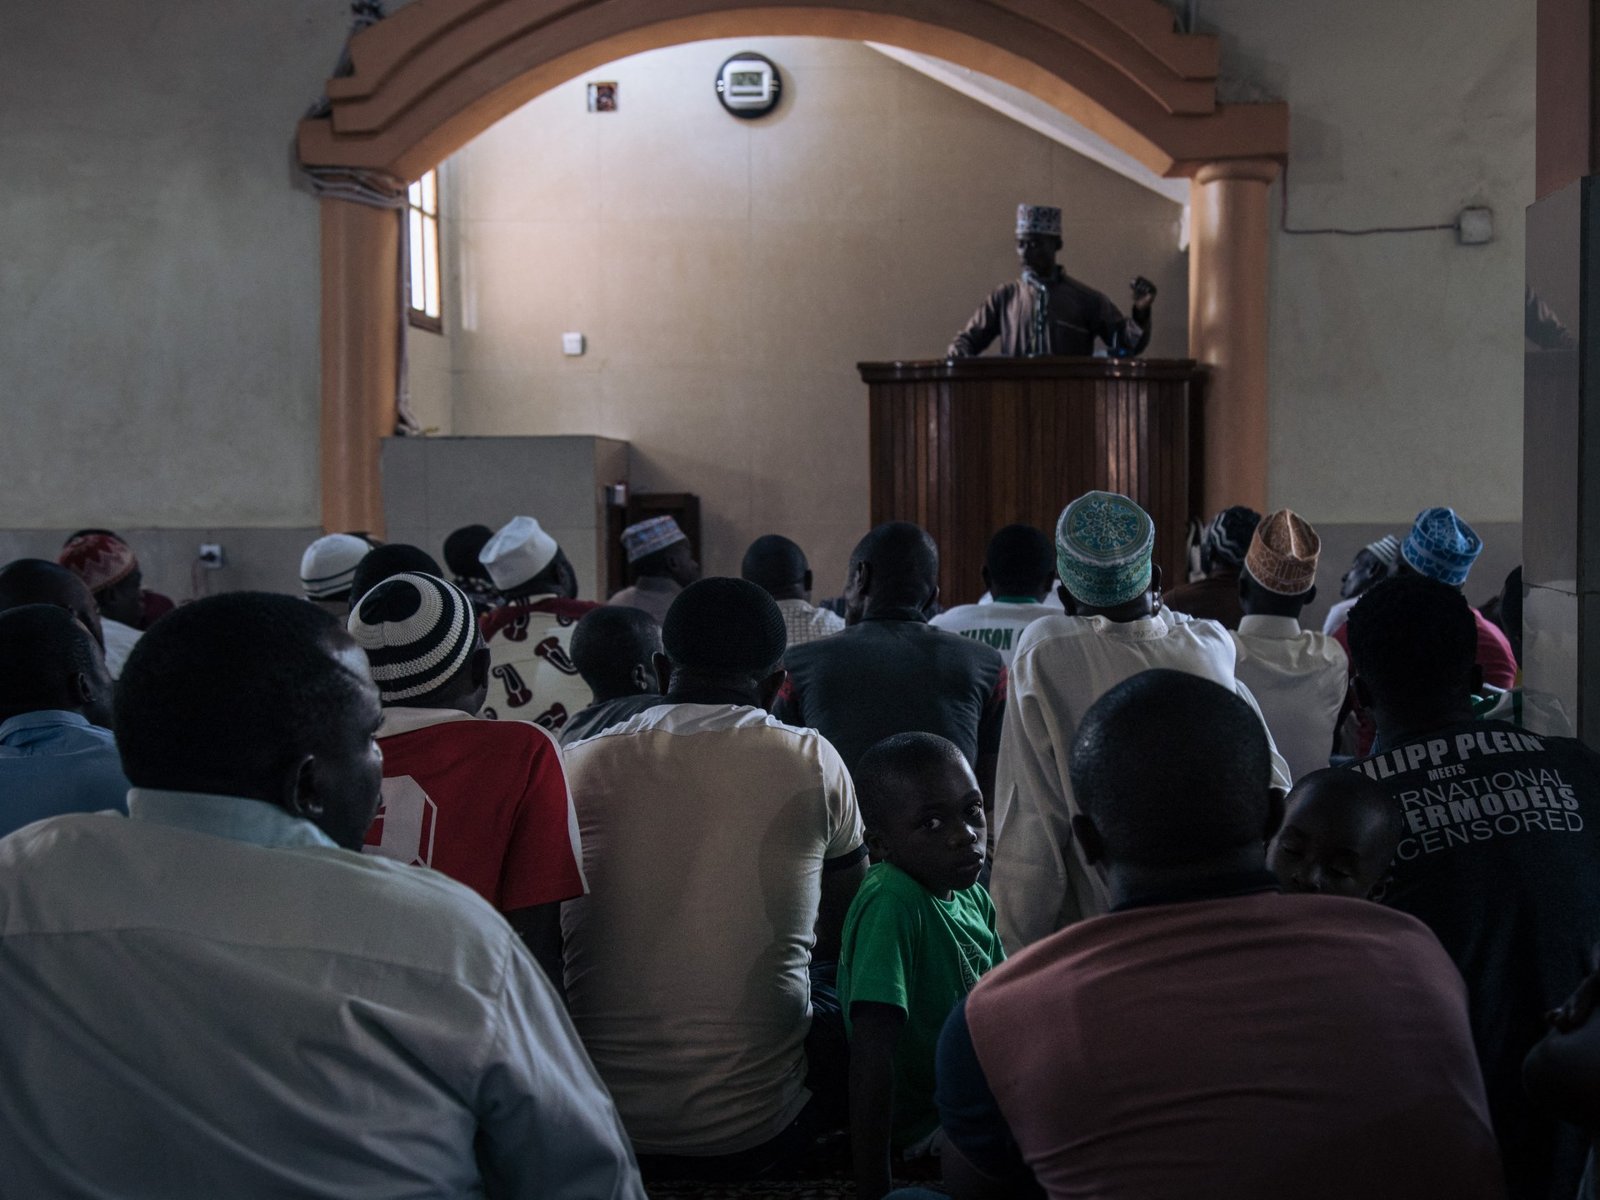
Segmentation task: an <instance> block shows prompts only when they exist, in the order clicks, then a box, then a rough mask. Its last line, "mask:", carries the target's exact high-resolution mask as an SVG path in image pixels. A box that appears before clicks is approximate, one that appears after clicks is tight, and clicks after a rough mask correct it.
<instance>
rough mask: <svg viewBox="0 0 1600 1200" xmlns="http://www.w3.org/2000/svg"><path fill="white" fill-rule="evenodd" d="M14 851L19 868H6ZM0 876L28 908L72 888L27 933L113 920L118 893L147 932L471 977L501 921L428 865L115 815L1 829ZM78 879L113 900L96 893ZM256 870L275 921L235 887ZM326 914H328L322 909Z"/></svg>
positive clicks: (117, 916) (118, 910) (124, 916)
mask: <svg viewBox="0 0 1600 1200" xmlns="http://www.w3.org/2000/svg"><path fill="white" fill-rule="evenodd" d="M24 861H25V862H27V863H28V864H29V870H28V871H27V872H7V871H6V870H5V868H6V867H8V866H10V865H14V864H15V863H19V862H24ZM186 864H187V865H186ZM7 874H9V875H11V876H12V877H13V884H14V886H5V885H0V906H4V905H5V904H6V903H7V901H8V900H9V899H10V898H12V897H14V896H15V895H16V894H17V892H18V891H19V890H21V891H32V890H34V889H38V894H37V895H36V897H35V904H34V907H40V905H41V904H43V902H44V900H45V897H46V896H47V895H48V893H50V892H52V891H55V890H57V889H72V890H73V891H74V892H75V893H76V894H77V898H76V899H75V900H73V901H72V902H71V903H70V904H64V905H62V906H60V907H59V908H58V909H56V911H53V912H52V913H51V914H50V915H48V916H47V917H46V919H45V922H44V926H43V928H42V929H40V930H39V932H70V931H71V930H72V929H74V928H81V929H94V928H99V929H106V928H117V929H120V928H125V927H127V925H128V922H129V920H130V911H129V908H130V903H131V904H132V906H133V907H134V908H135V909H136V916H137V919H138V922H139V924H140V927H141V928H146V929H149V930H163V929H164V930H169V931H176V932H182V933H184V934H185V935H187V936H192V937H195V938H198V939H202V940H206V939H209V940H212V941H216V942H229V943H232V942H239V943H252V944H253V943H262V944H272V945H284V946H290V945H293V946H295V947H297V948H309V947H316V948H319V949H322V950H326V951H328V952H330V953H334V954H350V955H354V956H359V957H363V958H367V959H370V960H374V961H387V962H391V963H394V964H396V965H399V966H405V967H411V968H416V969H419V970H423V971H427V972H450V971H452V970H455V969H457V968H458V967H459V968H460V969H461V970H462V971H463V974H464V977H465V978H468V979H470V980H472V981H474V982H473V986H479V985H481V984H483V983H484V982H486V981H487V973H490V972H492V971H493V970H494V969H495V966H494V963H493V961H491V960H498V958H500V957H502V956H503V955H504V953H505V937H504V936H503V934H504V932H506V931H505V930H504V929H503V922H502V921H501V920H500V918H499V916H498V914H496V913H495V911H494V909H493V908H491V907H490V906H489V905H488V903H487V902H486V901H484V900H483V899H482V897H480V896H479V895H478V894H477V893H475V892H474V891H472V889H470V888H468V887H466V886H465V885H464V884H460V883H457V882H456V881H455V880H453V879H450V878H448V877H446V876H444V875H442V874H439V873H438V872H435V871H422V870H418V869H417V868H415V867H412V866H410V865H408V864H405V863H400V862H396V861H393V860H390V859H387V858H383V857H381V856H378V855H370V854H362V853H357V852H355V851H351V850H344V849H340V848H338V847H334V846H326V845H294V846H263V845H259V844H256V843H253V842H245V841H235V840H233V839H231V838H226V837H218V836H214V835H211V834H207V833H202V832H199V831H196V830H191V829H185V828H180V827H177V826H171V825H166V824H163V823H160V822H156V821H149V820H135V819H131V818H128V817H125V816H122V815H121V814H110V813H90V814H74V815H71V816H63V817H53V818H51V819H49V820H47V821H41V822H39V823H38V824H36V825H32V826H29V827H28V828H26V829H24V830H21V831H19V832H18V833H16V834H13V835H11V836H10V837H8V838H5V839H0V876H4V875H7ZM85 879H93V880H96V881H97V884H96V885H95V886H97V887H99V888H101V889H104V888H108V887H109V888H114V889H116V890H117V891H118V892H119V893H120V895H121V898H120V899H119V898H118V897H114V896H104V895H103V896H101V898H100V899H99V900H96V899H95V897H94V894H93V893H94V890H95V889H94V888H93V887H88V888H86V887H85V885H84V883H83V882H82V881H83V880H85ZM157 879H166V880H168V881H169V882H170V881H173V880H176V881H178V882H175V883H172V884H171V887H169V888H164V889H163V888H157V887H155V886H154V883H155V881H156V880H157ZM269 880H270V881H272V882H273V883H274V884H281V886H282V889H283V893H284V894H283V898H282V902H281V903H279V902H277V901H275V902H274V911H275V912H276V913H278V915H279V917H280V918H281V919H279V920H276V921H274V922H273V923H272V924H271V926H270V928H269V927H268V926H266V925H263V924H262V923H261V922H260V921H259V920H257V919H256V917H257V915H258V913H257V910H256V909H255V907H254V904H255V902H254V900H252V899H251V898H250V897H248V896H245V895H243V894H242V893H241V888H243V889H245V890H246V891H249V890H254V891H256V892H257V893H259V894H264V893H263V892H261V889H262V888H263V887H265V886H266V883H267V881H269ZM128 896H133V897H134V899H133V900H132V901H131V902H130V901H129V900H128V899H127V897H128ZM41 911H43V910H42V909H41ZM328 912H337V913H338V914H339V920H338V921H337V922H330V921H327V920H326V919H325V918H326V913H328ZM441 953H444V955H445V958H444V959H443V960H441V959H440V958H439V955H440V954H441ZM452 964H454V965H452ZM469 964H470V969H468V967H469Z"/></svg>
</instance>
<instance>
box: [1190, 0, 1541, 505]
mask: <svg viewBox="0 0 1600 1200" xmlns="http://www.w3.org/2000/svg"><path fill="white" fill-rule="evenodd" d="M1535 7H1536V3H1535V0H1472V2H1469V3H1464V2H1462V0H1400V2H1398V3H1397V2H1396V0H1338V2H1336V3H1330V2H1320V3H1312V2H1310V0H1305V2H1300V3H1284V2H1283V0H1202V2H1201V4H1200V10H1201V12H1200V15H1201V28H1202V29H1203V30H1206V31H1213V32H1220V33H1221V35H1222V45H1223V74H1224V77H1225V79H1226V80H1227V83H1226V89H1225V95H1228V96H1232V97H1235V98H1240V99H1255V98H1272V99H1283V100H1286V101H1288V103H1289V110H1290V128H1291V151H1290V168H1289V189H1290V192H1289V199H1290V206H1289V207H1290V212H1289V216H1290V221H1291V224H1292V225H1293V226H1295V227H1301V228H1306V227H1316V228H1320V227H1325V226H1341V227H1367V226H1375V225H1423V224H1433V223H1437V222H1447V221H1451V220H1453V219H1454V218H1455V215H1456V213H1457V211H1458V210H1459V209H1461V208H1462V207H1463V206H1465V205H1468V204H1484V205H1488V206H1489V207H1491V208H1493V209H1494V220H1495V241H1494V242H1493V243H1492V244H1491V245H1487V246H1458V245H1457V244H1456V241H1455V236H1454V234H1453V233H1450V232H1448V231H1442V232H1432V233H1410V234H1380V235H1374V236H1369V237H1338V236H1299V237H1297V236H1289V235H1284V234H1278V235H1277V236H1276V237H1275V238H1274V241H1273V248H1272V249H1273V257H1272V277H1271V278H1272V311H1271V330H1272V332H1271V341H1272V360H1271V395H1272V411H1271V439H1272V451H1271V454H1272V457H1271V467H1270V475H1269V489H1270V493H1271V503H1272V504H1273V505H1275V506H1276V505H1289V506H1291V507H1294V508H1295V509H1297V510H1299V511H1301V512H1304V513H1307V514H1313V515H1314V519H1318V520H1324V521H1350V522H1363V521H1367V522H1374V521H1383V522H1391V523H1399V522H1402V521H1403V522H1409V521H1410V519H1411V518H1412V517H1413V516H1415V514H1416V513H1417V511H1418V510H1420V509H1422V508H1424V507H1427V506H1429V505H1434V504H1450V505H1453V506H1455V507H1456V508H1457V509H1458V510H1459V511H1460V512H1461V513H1462V514H1463V515H1464V516H1465V517H1466V518H1467V519H1468V520H1469V521H1480V522H1493V521H1518V520H1520V518H1521V513H1522V449H1521V447H1522V309H1521V301H1522V279H1523V210H1524V208H1525V207H1526V206H1527V205H1528V204H1530V203H1531V202H1532V200H1533V123H1534V94H1533V84H1534V16H1535ZM1273 198H1274V202H1275V204H1276V202H1277V201H1278V200H1279V199H1281V191H1280V190H1279V189H1275V190H1274V197H1273ZM1275 215H1276V214H1275Z"/></svg>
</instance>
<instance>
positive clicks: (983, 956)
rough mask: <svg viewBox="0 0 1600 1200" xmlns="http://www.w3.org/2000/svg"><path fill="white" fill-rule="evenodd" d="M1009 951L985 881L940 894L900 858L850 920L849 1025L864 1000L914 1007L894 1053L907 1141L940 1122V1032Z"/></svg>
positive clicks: (866, 885)
mask: <svg viewBox="0 0 1600 1200" xmlns="http://www.w3.org/2000/svg"><path fill="white" fill-rule="evenodd" d="M1004 959H1005V951H1004V950H1003V949H1001V947H1000V935H999V934H998V933H996V932H995V927H994V903H993V901H991V900H990V899H989V893H988V892H986V891H984V889H983V885H982V884H981V883H975V884H973V885H972V886H971V887H969V888H967V889H966V890H965V891H960V892H956V893H955V894H954V895H953V896H951V898H950V899H948V900H940V899H939V898H938V897H937V896H935V895H934V894H933V893H932V892H930V891H928V889H927V888H925V887H923V886H922V885H921V884H920V883H918V882H917V881H916V880H915V879H913V878H911V876H909V875H907V874H906V873H905V872H904V871H902V870H901V869H900V868H899V867H896V866H891V865H890V864H889V863H879V864H878V865H877V866H875V867H873V868H872V869H871V870H870V871H868V872H867V878H866V880H865V881H864V882H863V883H862V884H861V890H860V891H858V892H857V893H856V898H855V901H854V902H853V903H852V904H851V905H850V912H849V914H848V915H847V916H846V917H845V920H844V941H843V947H842V949H841V951H840V954H839V1001H840V1003H841V1004H842V1005H843V1006H844V1015H845V1029H846V1030H847V1031H849V1030H850V1028H851V1026H850V1006H851V1004H853V1003H856V1002H857V1001H867V1002H869V1003H874V1004H891V1005H893V1006H894V1007H896V1008H898V1009H900V1010H901V1011H902V1012H904V1013H905V1014H906V1023H905V1026H904V1027H903V1028H902V1029H901V1031H900V1041H899V1043H898V1044H897V1045H896V1046H895V1052H894V1124H893V1128H892V1132H891V1135H890V1140H891V1141H892V1142H893V1143H894V1145H895V1147H896V1149H903V1148H904V1147H906V1146H909V1145H911V1144H913V1143H915V1142H917V1141H920V1140H921V1139H922V1138H925V1137H927V1136H928V1135H929V1134H930V1133H932V1132H933V1131H934V1129H935V1128H936V1127H937V1126H938V1124H939V1113H938V1110H937V1109H936V1108H935V1107H934V1103H933V1060H934V1053H935V1051H936V1049H937V1047H938V1044H939V1031H940V1030H941V1029H943V1028H944V1022H945V1018H946V1017H948V1016H949V1015H950V1010H951V1009H952V1008H954V1007H955V1006H956V1004H957V1002H958V1001H960V999H961V998H962V997H963V996H965V995H966V994H967V993H968V992H969V991H971V990H972V986H973V984H975V983H977V982H978V978H979V976H981V975H983V974H984V972H986V971H988V970H989V968H990V967H992V966H994V965H995V964H996V963H999V962H1001V961H1003V960H1004Z"/></svg>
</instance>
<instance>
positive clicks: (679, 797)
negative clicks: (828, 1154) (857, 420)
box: [562, 579, 866, 1179]
mask: <svg viewBox="0 0 1600 1200" xmlns="http://www.w3.org/2000/svg"><path fill="white" fill-rule="evenodd" d="M662 642H663V644H664V645H665V647H666V654H665V656H664V658H663V659H662V664H663V667H664V670H663V672H662V673H663V681H664V683H665V684H666V695H664V696H662V697H660V703H659V704H658V705H656V706H655V707H652V708H650V709H649V710H648V711H647V712H643V713H640V714H639V715H637V716H635V717H633V718H631V719H630V720H628V721H626V722H624V723H623V724H621V725H614V726H612V727H611V728H609V729H607V730H605V731H604V732H603V733H600V734H598V735H596V736H595V737H591V738H588V739H586V740H584V741H581V742H578V743H576V744H574V745H573V746H571V747H569V748H568V750H567V769H568V777H569V779H570V780H571V783H572V797H573V800H574V802H575V803H576V804H577V807H578V824H579V829H580V831H581V834H582V838H583V865H584V871H585V873H586V874H587V876H588V878H589V887H590V890H589V894H588V895H587V896H585V897H583V898H582V899H581V900H574V901H572V902H570V903H568V904H567V905H565V906H564V907H563V910H562V926H563V931H564V933H565V934H566V956H567V960H566V961H567V996H568V999H569V1002H570V1004H571V1008H572V1019H573V1022H574V1023H575V1024H576V1025H577V1027H578V1031H579V1032H580V1033H581V1034H582V1035H583V1040H584V1045H586V1046H587V1047H588V1049H589V1053H590V1054H592V1055H593V1056H594V1061H595V1065H596V1066H597V1067H599V1069H600V1074H601V1077H602V1078H604V1079H605V1081H606V1084H607V1086H609V1087H610V1089H611V1092H612V1094H613V1095H614V1096H615V1097H616V1100H617V1107H618V1109H619V1110H620V1111H621V1113H622V1119H623V1121H624V1123H625V1124H626V1125H627V1128H628V1132H629V1133H630V1134H631V1135H632V1137H633V1141H634V1145H635V1147H636V1148H637V1149H638V1151H639V1154H640V1165H641V1167H642V1168H643V1169H644V1171H645V1173H646V1175H647V1176H658V1177H659V1176H669V1175H675V1176H678V1177H687V1178H696V1179H705V1178H715V1177H721V1178H726V1177H729V1176H753V1175H760V1174H770V1173H773V1172H776V1171H781V1170H783V1169H785V1168H786V1167H787V1166H789V1165H790V1164H791V1163H793V1162H795V1161H796V1160H797V1159H801V1158H803V1157H804V1155H805V1153H806V1149H807V1147H808V1146H809V1144H810V1142H811V1140H812V1136H813V1134H814V1133H816V1132H818V1131H819V1130H821V1129H824V1128H827V1127H830V1126H833V1127H840V1126H842V1125H843V1122H844V1111H843V1092H844V1079H845V1062H844V1046H843V1027H842V1025H843V1023H842V1020H839V1019H838V1014H837V1012H836V1011H835V1012H834V1013H833V1014H832V1016H833V1017H834V1018H835V1019H834V1020H833V1021H831V1022H829V1023H824V1022H823V1021H821V1020H820V1019H819V1014H818V1012H817V1010H818V1003H817V1001H818V999H819V993H818V989H817V987H816V983H815V982H814V976H815V977H822V978H825V977H826V974H827V972H826V970H825V966H826V965H827V964H831V963H834V962H836V961H837V959H838V947H839V934H840V929H841V927H842V925H843V923H844V917H845V913H846V911H847V910H848V909H849V906H850V901H851V900H852V899H853V898H854V896H855V893H856V889H857V887H858V886H859V885H860V882H861V878H862V876H863V875H864V874H865V873H866V851H865V847H864V846H863V845H862V830H861V818H860V815H859V814H858V812H857V810H856V797H855V789H854V788H853V787H852V786H851V783H850V777H849V775H848V774H847V773H846V772H845V768H844V763H843V762H842V761H841V760H840V758H839V755H838V753H837V752H835V750H834V749H833V747H832V746H830V745H829V744H828V743H827V742H826V741H825V740H824V739H823V738H822V737H821V736H820V735H819V734H817V733H816V732H815V731H813V730H809V729H795V728H792V727H790V726H788V725H784V724H781V723H780V722H779V721H777V720H776V719H775V718H773V717H771V716H769V715H768V708H769V706H770V705H771V704H772V701H773V698H774V697H775V696H776V695H777V692H778V688H779V687H780V686H782V683H783V652H784V631H783V614H782V613H781V612H779V611H778V606H777V604H776V603H775V602H774V601H773V599H772V597H771V596H769V595H767V593H766V592H764V591H762V590H761V589H760V588H759V587H757V586H756V585H755V584H753V583H748V582H746V581H745V580H742V579H705V580H701V581H700V582H698V583H693V584H690V585H689V586H688V587H687V588H685V589H684V590H683V592H682V593H681V594H680V595H679V596H678V598H677V599H676V600H674V601H673V603H672V608H671V609H670V610H669V611H668V613H667V621H666V625H665V626H664V627H663V629H662ZM834 1007H835V1009H836V1008H837V1005H835V1006H834Z"/></svg>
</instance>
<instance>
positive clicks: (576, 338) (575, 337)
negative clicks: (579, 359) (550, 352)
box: [561, 333, 583, 354]
mask: <svg viewBox="0 0 1600 1200" xmlns="http://www.w3.org/2000/svg"><path fill="white" fill-rule="evenodd" d="M561 353H563V354H582V353H583V334H581V333H563V334H562V335H561Z"/></svg>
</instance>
